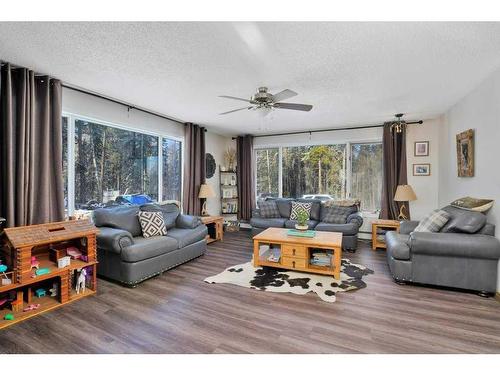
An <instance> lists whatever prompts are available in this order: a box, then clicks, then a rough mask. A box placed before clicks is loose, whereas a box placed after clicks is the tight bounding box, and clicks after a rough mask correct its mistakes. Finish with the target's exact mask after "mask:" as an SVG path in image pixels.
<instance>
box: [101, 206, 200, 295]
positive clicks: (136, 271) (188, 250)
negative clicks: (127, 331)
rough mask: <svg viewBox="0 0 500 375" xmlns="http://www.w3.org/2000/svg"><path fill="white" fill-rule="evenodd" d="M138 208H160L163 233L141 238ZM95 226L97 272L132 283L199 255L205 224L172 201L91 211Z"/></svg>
mask: <svg viewBox="0 0 500 375" xmlns="http://www.w3.org/2000/svg"><path fill="white" fill-rule="evenodd" d="M139 210H142V211H161V212H162V214H163V217H164V219H165V224H166V227H167V235H166V236H155V237H149V238H144V237H143V236H142V230H141V225H140V223H139V219H138V217H137V213H138V212H139ZM94 223H95V225H96V226H97V227H98V228H99V230H100V233H99V234H98V235H97V254H98V260H99V264H98V266H97V273H98V274H99V275H101V276H104V277H106V278H109V279H112V280H115V281H119V282H120V283H123V284H125V285H128V286H135V285H136V284H138V283H140V282H141V281H143V280H145V279H148V278H150V277H152V276H155V275H158V274H160V273H161V272H163V271H166V270H168V269H170V268H173V267H175V266H177V265H179V264H182V263H185V262H187V261H189V260H191V259H194V258H196V257H199V256H200V255H203V254H204V253H205V250H206V239H205V237H206V235H207V227H206V226H205V225H204V224H202V223H201V220H200V218H199V217H196V216H189V215H183V214H180V213H179V209H178V207H177V206H176V205H175V204H167V205H156V204H147V205H143V206H140V207H139V206H136V205H131V206H118V207H111V208H101V209H98V210H95V211H94Z"/></svg>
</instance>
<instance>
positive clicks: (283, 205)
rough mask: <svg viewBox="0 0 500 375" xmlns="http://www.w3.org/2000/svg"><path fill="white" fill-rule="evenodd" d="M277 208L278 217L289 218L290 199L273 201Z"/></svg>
mask: <svg viewBox="0 0 500 375" xmlns="http://www.w3.org/2000/svg"><path fill="white" fill-rule="evenodd" d="M273 200H274V201H275V202H276V205H277V206H278V211H279V212H280V216H281V217H284V218H286V219H288V218H289V217H290V212H291V211H292V199H290V198H278V199H273Z"/></svg>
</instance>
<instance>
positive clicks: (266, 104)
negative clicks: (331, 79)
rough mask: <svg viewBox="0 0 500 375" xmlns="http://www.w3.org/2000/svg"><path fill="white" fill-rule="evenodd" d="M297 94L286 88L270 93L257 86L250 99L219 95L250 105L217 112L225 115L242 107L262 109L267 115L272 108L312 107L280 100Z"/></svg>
mask: <svg viewBox="0 0 500 375" xmlns="http://www.w3.org/2000/svg"><path fill="white" fill-rule="evenodd" d="M296 95H298V94H297V93H296V92H295V91H292V90H289V89H286V90H283V91H280V92H278V93H276V94H274V95H273V94H270V93H269V92H267V87H259V88H258V92H257V93H256V94H254V95H252V97H251V98H250V99H244V98H238V97H236V96H229V95H220V96H219V97H220V98H227V99H233V100H240V101H242V102H247V103H250V104H251V105H250V106H245V107H243V108H238V109H233V110H232V111H227V112H223V113H219V114H220V115H227V114H228V113H233V112H238V111H243V110H244V109H251V110H258V109H260V110H262V113H263V115H264V116H265V115H267V114H268V113H269V112H270V111H271V110H272V109H274V108H279V109H292V110H294V111H306V112H308V111H310V110H311V109H312V107H313V106H312V105H310V104H298V103H283V102H282V100H286V99H290V98H293V97H294V96H296Z"/></svg>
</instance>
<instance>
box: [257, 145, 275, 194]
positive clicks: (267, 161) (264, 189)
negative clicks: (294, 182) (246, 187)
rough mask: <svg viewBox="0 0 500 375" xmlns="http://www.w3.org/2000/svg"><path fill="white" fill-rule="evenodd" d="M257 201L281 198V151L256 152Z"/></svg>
mask: <svg viewBox="0 0 500 375" xmlns="http://www.w3.org/2000/svg"><path fill="white" fill-rule="evenodd" d="M255 162H256V176H257V192H256V193H257V199H263V198H266V197H277V196H279V181H278V178H279V149H278V148H267V149H257V150H256V151H255Z"/></svg>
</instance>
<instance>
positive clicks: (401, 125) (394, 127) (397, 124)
mask: <svg viewBox="0 0 500 375" xmlns="http://www.w3.org/2000/svg"><path fill="white" fill-rule="evenodd" d="M394 116H395V117H396V119H397V120H396V121H394V122H393V123H392V124H391V131H396V133H401V132H402V131H403V129H405V128H406V121H404V120H403V119H402V117H403V116H404V114H403V113H397V114H395V115H394Z"/></svg>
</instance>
